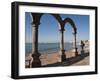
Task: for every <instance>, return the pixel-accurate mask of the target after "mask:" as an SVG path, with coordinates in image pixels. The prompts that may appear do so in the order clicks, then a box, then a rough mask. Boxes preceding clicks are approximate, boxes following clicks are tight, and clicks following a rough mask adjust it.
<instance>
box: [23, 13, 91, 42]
mask: <svg viewBox="0 0 100 81" xmlns="http://www.w3.org/2000/svg"><path fill="white" fill-rule="evenodd" d="M60 16H61V17H62V19H64V18H66V17H69V18H71V19H72V20H73V21H74V23H75V25H76V27H77V41H80V40H89V16H88V15H71V14H60ZM40 22H41V24H40V25H39V37H38V38H39V42H44V43H45V42H59V41H60V37H59V35H60V34H59V27H58V22H57V20H56V19H55V18H54V17H53V16H52V15H50V14H44V15H43V16H42V18H41V21H40ZM31 23H32V20H31V16H30V12H26V13H25V41H26V43H30V42H32V25H31ZM72 40H73V34H72V27H71V25H70V24H68V23H67V24H66V25H65V32H64V41H65V42H69V41H72Z"/></svg>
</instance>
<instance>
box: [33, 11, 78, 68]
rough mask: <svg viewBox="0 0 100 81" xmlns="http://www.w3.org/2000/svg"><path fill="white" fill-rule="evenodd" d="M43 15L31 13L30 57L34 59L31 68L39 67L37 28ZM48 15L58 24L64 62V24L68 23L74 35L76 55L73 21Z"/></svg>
mask: <svg viewBox="0 0 100 81" xmlns="http://www.w3.org/2000/svg"><path fill="white" fill-rule="evenodd" d="M43 15H44V13H31V18H32V33H33V43H32V57H33V59H34V61H33V62H32V67H39V66H41V61H40V59H39V57H40V55H41V54H40V53H39V52H38V27H39V25H40V20H41V17H42V16H43ZM50 15H52V16H53V17H54V18H55V19H56V20H57V21H58V24H59V29H60V37H61V39H60V53H61V61H64V60H66V56H65V50H64V27H65V24H66V23H70V24H71V26H72V28H73V34H74V39H75V54H76V55H77V47H76V33H77V29H76V26H75V23H74V22H73V20H72V19H70V18H66V19H64V20H62V18H61V17H60V15H59V14H50Z"/></svg>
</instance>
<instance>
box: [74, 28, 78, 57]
mask: <svg viewBox="0 0 100 81" xmlns="http://www.w3.org/2000/svg"><path fill="white" fill-rule="evenodd" d="M76 34H77V32H76V30H74V33H73V36H74V49H75V56H77V55H78V51H77V42H76Z"/></svg>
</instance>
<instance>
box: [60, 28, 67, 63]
mask: <svg viewBox="0 0 100 81" xmlns="http://www.w3.org/2000/svg"><path fill="white" fill-rule="evenodd" d="M60 53H61V62H62V61H65V60H66V55H65V50H64V29H61V30H60Z"/></svg>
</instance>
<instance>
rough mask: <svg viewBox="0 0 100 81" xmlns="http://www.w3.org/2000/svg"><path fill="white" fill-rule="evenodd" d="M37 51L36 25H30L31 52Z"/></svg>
mask: <svg viewBox="0 0 100 81" xmlns="http://www.w3.org/2000/svg"><path fill="white" fill-rule="evenodd" d="M37 52H38V26H37V25H35V24H33V25H32V53H33V54H34V53H37Z"/></svg>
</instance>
